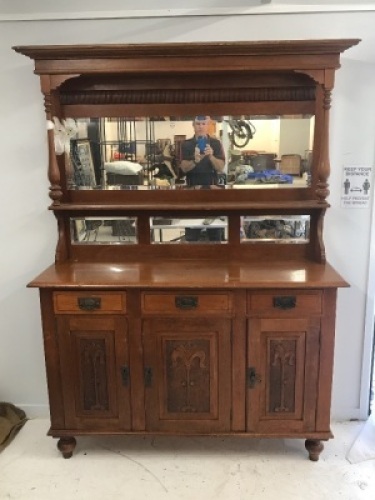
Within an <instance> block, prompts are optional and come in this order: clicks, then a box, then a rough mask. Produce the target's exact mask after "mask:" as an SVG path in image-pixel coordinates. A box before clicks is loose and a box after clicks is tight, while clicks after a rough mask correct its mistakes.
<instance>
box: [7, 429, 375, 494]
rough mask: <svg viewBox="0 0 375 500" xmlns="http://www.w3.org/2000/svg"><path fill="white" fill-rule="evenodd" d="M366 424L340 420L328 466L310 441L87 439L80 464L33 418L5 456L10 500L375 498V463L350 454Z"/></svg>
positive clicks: (78, 454)
mask: <svg viewBox="0 0 375 500" xmlns="http://www.w3.org/2000/svg"><path fill="white" fill-rule="evenodd" d="M363 425H364V424H363V423H362V422H345V423H334V424H333V426H332V430H333V432H334V434H335V439H333V440H330V441H329V442H327V443H325V450H324V451H323V453H322V455H321V458H320V460H319V462H311V461H309V460H308V458H307V453H306V451H305V449H304V442H303V440H289V439H285V440H283V439H272V440H269V439H263V440H261V439H248V440H246V439H241V438H233V437H225V438H218V437H206V438H205V437H197V438H196V437H186V438H178V437H173V438H171V437H156V438H148V437H147V438H143V437H135V436H130V437H129V436H128V437H101V438H99V437H97V438H93V437H79V438H78V439H77V448H76V450H75V453H74V455H73V457H72V458H71V459H70V460H64V459H63V458H62V457H61V455H60V453H59V452H58V450H57V448H56V441H55V440H54V439H53V438H50V437H48V436H46V432H47V431H48V426H49V422H48V420H44V419H36V420H30V421H29V422H27V423H26V425H25V426H24V428H23V429H21V431H20V432H19V434H18V435H17V436H16V438H15V439H14V441H13V442H12V443H11V444H10V445H9V446H8V447H7V448H6V449H5V450H4V451H3V452H2V453H1V454H0V499H1V500H4V499H14V500H34V499H37V500H61V499H64V500H65V499H66V500H67V499H69V500H75V499H77V500H86V499H87V500H99V499H100V500H120V499H121V500H148V499H150V500H161V499H163V500H164V499H168V500H171V499H172V500H201V499H202V500H203V499H205V500H210V499H215V500H222V499H225V500H247V499H252V500H258V499H262V500H272V499H275V500H276V499H277V500H284V499H285V500H293V499H296V500H305V499H306V500H315V499H319V500H339V499H340V500H357V499H358V500H370V499H371V500H374V499H375V459H374V460H368V461H364V462H361V463H358V464H350V463H349V462H348V461H347V460H346V458H345V456H346V453H347V451H348V449H349V448H350V446H351V445H352V443H353V442H354V441H355V439H356V437H357V436H358V434H359V433H360V431H361V429H362V427H363Z"/></svg>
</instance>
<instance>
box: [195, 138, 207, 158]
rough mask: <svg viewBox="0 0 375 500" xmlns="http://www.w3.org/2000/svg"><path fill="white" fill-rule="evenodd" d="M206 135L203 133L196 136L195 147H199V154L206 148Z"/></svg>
mask: <svg viewBox="0 0 375 500" xmlns="http://www.w3.org/2000/svg"><path fill="white" fill-rule="evenodd" d="M207 142H208V141H207V137H206V136H204V135H200V136H199V137H197V147H198V148H199V151H200V153H201V154H203V153H204V150H205V149H206V146H207Z"/></svg>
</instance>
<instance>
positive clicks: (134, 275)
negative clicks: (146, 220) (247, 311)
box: [29, 260, 348, 290]
mask: <svg viewBox="0 0 375 500" xmlns="http://www.w3.org/2000/svg"><path fill="white" fill-rule="evenodd" d="M29 286H30V287H38V288H65V289H75V288H77V287H81V288H85V289H91V288H101V289H103V290H105V289H122V288H129V287H130V288H165V287H168V288H170V289H171V288H186V289H189V288H197V289H200V288H218V287H219V288H222V289H223V288H228V289H237V288H263V289H264V288H288V289H289V288H337V287H344V286H348V284H347V283H346V282H345V281H344V279H343V278H342V277H341V276H340V275H339V274H338V273H337V272H336V271H335V270H334V269H333V268H332V267H331V266H330V265H329V264H325V265H324V264H317V263H315V262H311V261H307V260H305V261H286V262H284V261H282V262H267V263H266V264H262V262H225V261H216V260H203V261H194V260H192V261H181V260H180V261H177V260H175V261H171V260H168V261H164V262H163V261H158V262H128V263H124V262H122V263H119V262H115V263H104V262H102V263H97V262H95V263H90V262H84V263H81V262H64V263H59V264H56V265H55V264H53V265H51V266H50V267H49V268H47V269H46V270H45V271H44V272H43V273H42V274H40V275H39V276H38V277H37V278H35V279H34V280H33V281H32V282H31V283H29Z"/></svg>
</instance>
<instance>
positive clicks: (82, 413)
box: [57, 315, 131, 431]
mask: <svg viewBox="0 0 375 500" xmlns="http://www.w3.org/2000/svg"><path fill="white" fill-rule="evenodd" d="M57 322H58V323H57V324H58V338H59V353H60V370H61V380H62V386H63V397H64V403H65V426H66V428H68V429H85V430H101V429H103V430H105V431H110V430H119V429H121V430H128V429H130V425H131V424H130V398H129V395H130V388H129V384H130V374H129V368H128V367H129V363H128V340H127V337H128V335H127V322H126V318H124V317H121V316H95V317H87V316H82V315H80V316H78V315H77V316H73V315H72V316H70V315H67V316H60V317H58V320H57Z"/></svg>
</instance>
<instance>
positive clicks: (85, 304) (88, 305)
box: [78, 297, 101, 311]
mask: <svg viewBox="0 0 375 500" xmlns="http://www.w3.org/2000/svg"><path fill="white" fill-rule="evenodd" d="M78 307H79V308H80V309H81V310H82V311H95V310H96V309H100V307H101V299H100V298H99V297H78Z"/></svg>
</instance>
